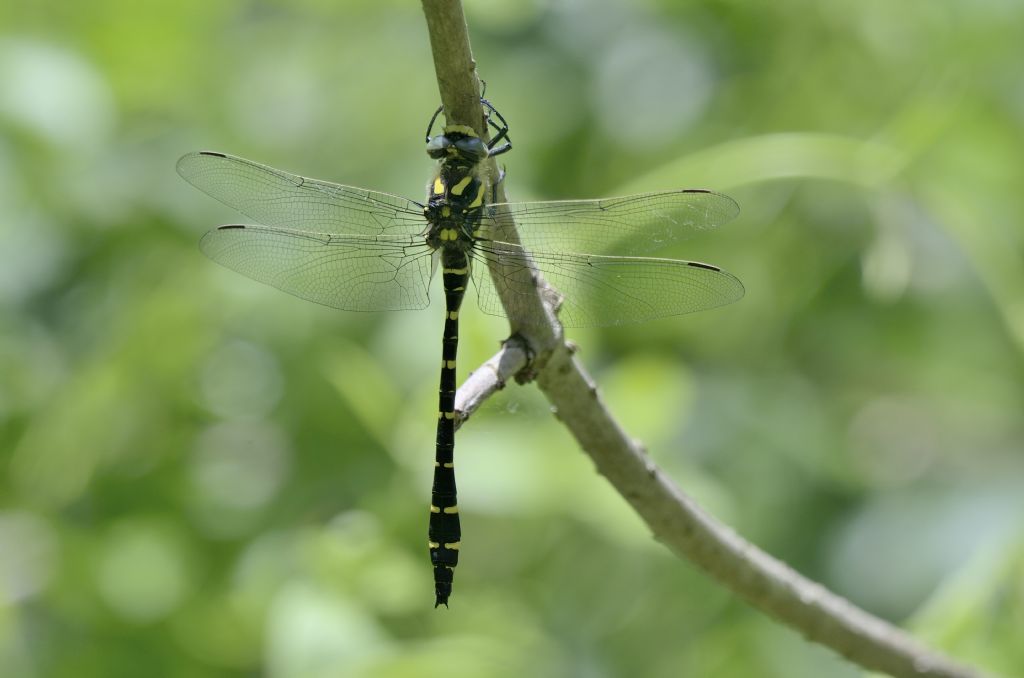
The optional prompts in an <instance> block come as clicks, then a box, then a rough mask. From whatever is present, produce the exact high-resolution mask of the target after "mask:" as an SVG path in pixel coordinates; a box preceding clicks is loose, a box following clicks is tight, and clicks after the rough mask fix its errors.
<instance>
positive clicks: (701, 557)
mask: <svg viewBox="0 0 1024 678" xmlns="http://www.w3.org/2000/svg"><path fill="white" fill-rule="evenodd" d="M422 3H423V11H424V14H425V15H426V17H427V28H428V31H429V32H430V42H431V47H432V49H433V53H434V67H435V69H436V70H437V79H438V85H439V87H440V90H441V99H442V102H443V104H444V108H445V112H446V114H447V115H448V116H449V117H448V121H449V123H453V122H456V123H459V124H470V125H472V126H473V127H474V129H476V130H477V132H478V133H480V134H481V136H482V137H484V138H486V136H484V135H486V132H487V129H486V122H485V119H484V117H483V116H484V113H483V109H482V108H481V106H480V101H479V81H478V79H477V77H476V66H475V63H474V62H473V58H472V52H471V50H470V47H469V35H468V32H467V29H466V21H465V16H464V15H463V13H462V7H461V3H459V2H458V1H457V0H422ZM466 97H469V98H470V99H471V100H470V101H467V99H466ZM491 166H492V168H491V169H492V172H493V174H492V176H494V177H497V176H498V175H497V170H496V166H495V165H494V162H493V160H491ZM499 190H501V186H500V184H499ZM498 200H499V202H504V201H505V198H504V193H503V191H502V193H501V195H499V197H498ZM492 273H495V272H494V271H492ZM521 273H522V272H521ZM500 274H501V275H507V273H506V272H500ZM526 274H527V275H529V272H526ZM531 284H532V283H531ZM539 284H543V283H542V282H541V283H539ZM501 287H502V286H499V289H501ZM520 289H522V288H521V287H520ZM536 303H538V304H543V301H542V300H541V295H540V294H539V293H538V295H537V300H536ZM506 308H507V309H522V308H523V305H522V303H521V302H519V301H517V302H516V304H514V305H509V304H506ZM528 317H540V316H537V315H533V314H532V313H531V315H530V316H528ZM549 317H551V318H552V323H551V325H550V326H549V327H546V328H539V329H538V328H529V327H527V325H528V323H525V322H523V319H522V318H516V317H515V315H514V314H512V315H510V318H509V320H510V322H511V323H512V327H513V329H514V330H517V329H518V330H519V331H520V332H522V333H524V334H525V335H526V340H527V341H528V342H529V346H530V348H531V349H532V350H533V351H534V352H536V356H537V358H536V359H535V360H534V361H533V364H532V365H531V368H532V369H536V370H537V379H536V380H537V384H538V386H539V387H540V389H541V390H542V391H543V392H544V394H545V396H547V398H548V400H549V401H550V402H551V403H552V405H553V406H554V408H555V413H556V416H557V417H558V418H559V419H560V420H561V421H562V423H563V424H564V425H565V426H566V427H567V428H568V429H569V431H570V432H571V433H572V435H573V436H574V437H575V438H576V441H577V442H578V443H579V445H580V447H581V448H582V449H583V451H584V452H586V453H587V454H588V455H589V456H590V457H591V459H593V461H594V464H595V465H596V467H597V470H598V472H599V473H601V474H602V475H603V476H605V478H607V479H608V481H609V482H611V484H612V485H613V486H614V487H615V489H616V490H617V491H618V492H619V494H621V495H622V496H623V498H625V499H626V501H627V502H629V504H630V505H631V506H632V507H633V509H634V510H635V511H636V512H637V513H638V514H639V515H640V516H641V517H642V518H643V520H644V521H645V522H646V523H647V525H648V527H649V528H650V529H651V531H652V532H653V534H654V536H655V538H656V539H658V540H659V541H660V542H662V543H663V544H665V545H666V546H667V547H668V548H670V549H672V551H674V552H675V553H676V554H678V555H679V556H680V557H682V558H685V559H687V560H689V561H691V562H693V563H695V564H696V565H698V566H699V567H701V568H702V569H703V570H704V571H705V572H707V573H708V574H710V575H711V576H712V577H714V578H715V579H717V580H718V581H719V582H721V583H722V584H724V585H725V586H726V587H727V588H729V589H730V590H731V591H733V592H734V593H735V594H736V595H738V596H740V597H741V598H743V599H744V600H746V601H747V602H748V603H750V604H751V605H753V606H754V607H756V608H757V609H759V610H761V611H763V612H765V613H767V614H769V615H771V616H772V617H775V618H776V619H778V620H779V621H781V622H783V623H785V624H787V625H789V626H790V627H792V628H794V629H796V630H797V631H799V632H800V633H802V634H803V635H804V636H805V637H806V638H807V639H809V640H811V641H814V642H817V643H820V644H822V645H825V646H826V647H829V648H831V649H832V650H834V651H836V652H838V653H839V654H841V655H842V656H844V657H846V658H847V659H849V660H850V661H852V662H854V663H856V664H858V665H860V666H862V667H864V668H866V669H870V670H876V671H883V672H885V673H889V674H891V675H893V676H899V677H907V678H980V676H981V675H982V674H981V673H980V672H978V671H977V670H975V669H972V668H969V667H965V666H962V665H959V664H957V663H955V662H953V661H952V660H951V659H948V658H946V657H945V656H943V655H941V654H939V653H937V652H934V651H932V650H930V649H928V648H927V647H925V646H923V645H922V644H920V643H919V642H918V641H916V640H915V639H913V638H912V637H911V636H909V635H908V634H906V633H905V632H904V631H902V630H900V629H898V628H896V627H894V626H892V625H891V624H889V623H887V622H885V621H883V620H881V619H878V618H876V617H873V616H872V615H870V614H868V613H867V612H865V611H863V610H861V609H859V608H857V607H855V606H854V605H852V604H851V603H849V602H848V601H846V600H845V599H843V598H841V597H840V596H837V595H835V594H834V593H831V592H829V591H827V590H826V589H825V588H823V587H822V586H821V585H820V584H817V583H815V582H812V581H810V580H809V579H807V578H805V577H803V576H802V575H800V574H799V573H797V572H795V571H794V570H793V569H791V568H790V567H789V566H787V565H786V564H784V563H782V562H780V561H779V560H776V559H775V558H773V557H771V556H769V555H768V554H766V553H764V552H763V551H761V550H759V549H758V548H757V547H756V546H754V545H753V544H751V543H750V542H748V541H746V540H744V539H743V538H742V537H740V536H739V535H738V534H736V533H735V532H734V531H733V530H732V529H730V528H729V527H728V526H726V525H723V524H722V523H720V522H718V521H717V520H715V519H714V518H713V517H711V516H710V515H708V514H707V513H706V512H705V511H704V510H703V509H701V507H700V506H698V505H697V504H696V503H695V502H694V501H693V500H692V499H691V498H690V497H688V496H687V495H686V494H684V493H683V492H682V491H681V490H680V489H679V488H678V487H676V486H675V484H673V483H672V481H671V480H669V479H668V478H667V477H666V476H665V475H664V474H663V473H662V471H661V470H660V469H659V468H658V467H657V466H656V465H655V464H654V462H653V461H652V460H651V459H650V458H649V457H648V456H647V454H646V453H645V452H644V450H643V448H642V447H641V445H640V444H639V443H637V442H636V441H634V440H632V439H631V438H630V437H629V436H627V435H626V433H625V431H623V430H622V428H621V427H620V426H619V424H618V422H616V421H615V419H614V417H613V416H612V414H611V413H610V412H609V411H608V410H607V408H606V407H605V406H604V403H602V402H601V398H600V395H599V393H598V390H597V387H596V385H595V384H594V382H593V380H592V379H591V378H590V376H589V375H588V374H587V373H586V371H585V370H584V369H583V366H582V365H581V364H580V363H579V361H577V360H576V358H575V356H574V355H573V351H572V349H571V347H570V346H569V345H568V344H566V343H565V342H564V341H563V340H562V333H561V327H560V326H559V325H558V324H557V320H555V319H554V317H553V314H549ZM526 357H527V356H526V353H524V352H522V348H521V347H520V346H519V345H518V343H513V342H507V343H506V344H505V346H504V347H503V348H502V350H501V351H500V352H499V353H498V354H497V355H496V356H495V357H494V358H492V359H491V360H490V361H488V362H487V363H485V364H484V366H482V367H481V368H480V369H478V370H476V371H475V372H474V373H473V374H472V375H471V376H470V378H469V379H468V380H467V381H466V383H465V384H464V385H463V387H462V388H460V389H459V393H458V400H457V404H456V408H457V409H458V410H459V411H460V413H461V418H462V420H465V419H466V418H468V417H469V415H470V414H472V412H473V411H474V410H475V409H476V408H477V407H478V406H479V405H480V403H481V402H483V400H485V399H486V398H487V397H488V396H489V395H490V394H492V393H493V392H494V391H496V390H499V389H500V388H502V387H503V386H504V384H505V382H506V381H507V379H508V377H509V376H512V375H514V374H516V373H517V371H518V370H520V369H521V368H522V365H524V364H525V363H526Z"/></svg>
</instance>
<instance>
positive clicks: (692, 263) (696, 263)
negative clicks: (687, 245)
mask: <svg viewBox="0 0 1024 678" xmlns="http://www.w3.org/2000/svg"><path fill="white" fill-rule="evenodd" d="M686 265H687V266H693V267H694V268H706V269H708V270H709V271H721V270H722V269H720V268H718V267H717V266H712V265H711V264H702V263H700V262H699V261H688V262H686Z"/></svg>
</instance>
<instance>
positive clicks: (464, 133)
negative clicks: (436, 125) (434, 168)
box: [427, 125, 488, 167]
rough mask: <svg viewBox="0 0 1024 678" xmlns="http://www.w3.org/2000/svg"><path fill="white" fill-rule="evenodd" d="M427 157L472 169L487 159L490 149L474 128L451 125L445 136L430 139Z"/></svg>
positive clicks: (446, 128)
mask: <svg viewBox="0 0 1024 678" xmlns="http://www.w3.org/2000/svg"><path fill="white" fill-rule="evenodd" d="M427 155H429V156H430V157H431V158H433V159H435V160H442V161H444V160H447V161H454V162H456V163H458V164H460V165H466V166H469V167H471V166H473V165H476V164H477V163H478V162H480V161H481V160H483V159H484V158H486V157H487V155H488V148H487V144H485V143H484V142H483V141H482V140H481V139H480V137H479V136H477V134H476V132H474V131H473V128H472V127H467V126H465V125H449V126H447V127H445V128H444V133H443V134H439V135H437V136H434V137H428V139H427Z"/></svg>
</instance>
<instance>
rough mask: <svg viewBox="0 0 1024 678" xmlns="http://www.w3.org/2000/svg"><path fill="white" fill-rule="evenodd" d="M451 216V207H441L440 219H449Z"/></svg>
mask: <svg viewBox="0 0 1024 678" xmlns="http://www.w3.org/2000/svg"><path fill="white" fill-rule="evenodd" d="M451 215H452V208H451V207H449V206H448V205H445V206H443V207H442V208H441V216H442V217H450V216H451ZM454 239H455V238H452V240H454Z"/></svg>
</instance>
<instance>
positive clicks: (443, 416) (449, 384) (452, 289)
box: [427, 247, 469, 607]
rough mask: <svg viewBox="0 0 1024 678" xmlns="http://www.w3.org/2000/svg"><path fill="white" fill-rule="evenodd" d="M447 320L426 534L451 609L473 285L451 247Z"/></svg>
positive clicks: (439, 587) (438, 589) (446, 253)
mask: <svg viewBox="0 0 1024 678" xmlns="http://www.w3.org/2000/svg"><path fill="white" fill-rule="evenodd" d="M441 274H442V279H443V281H444V300H445V319H444V335H443V338H442V341H441V380H440V387H439V389H438V413H437V447H436V453H435V457H434V485H433V489H432V491H431V494H430V526H429V528H428V530H427V539H428V546H429V547H430V562H431V564H432V565H433V566H434V593H435V601H434V607H437V606H438V605H442V604H444V605H447V604H448V596H449V595H451V592H452V579H453V575H454V571H453V568H454V567H455V566H456V565H458V563H459V546H460V539H461V536H462V532H461V527H460V524H459V504H458V496H457V491H456V485H455V464H454V452H455V390H456V386H457V382H456V371H455V366H456V360H457V354H458V349H459V308H460V307H461V306H462V299H463V297H464V296H465V294H466V285H467V284H468V282H469V257H468V256H467V254H466V253H465V252H462V251H459V250H458V249H455V248H452V247H446V248H443V249H442V250H441Z"/></svg>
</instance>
